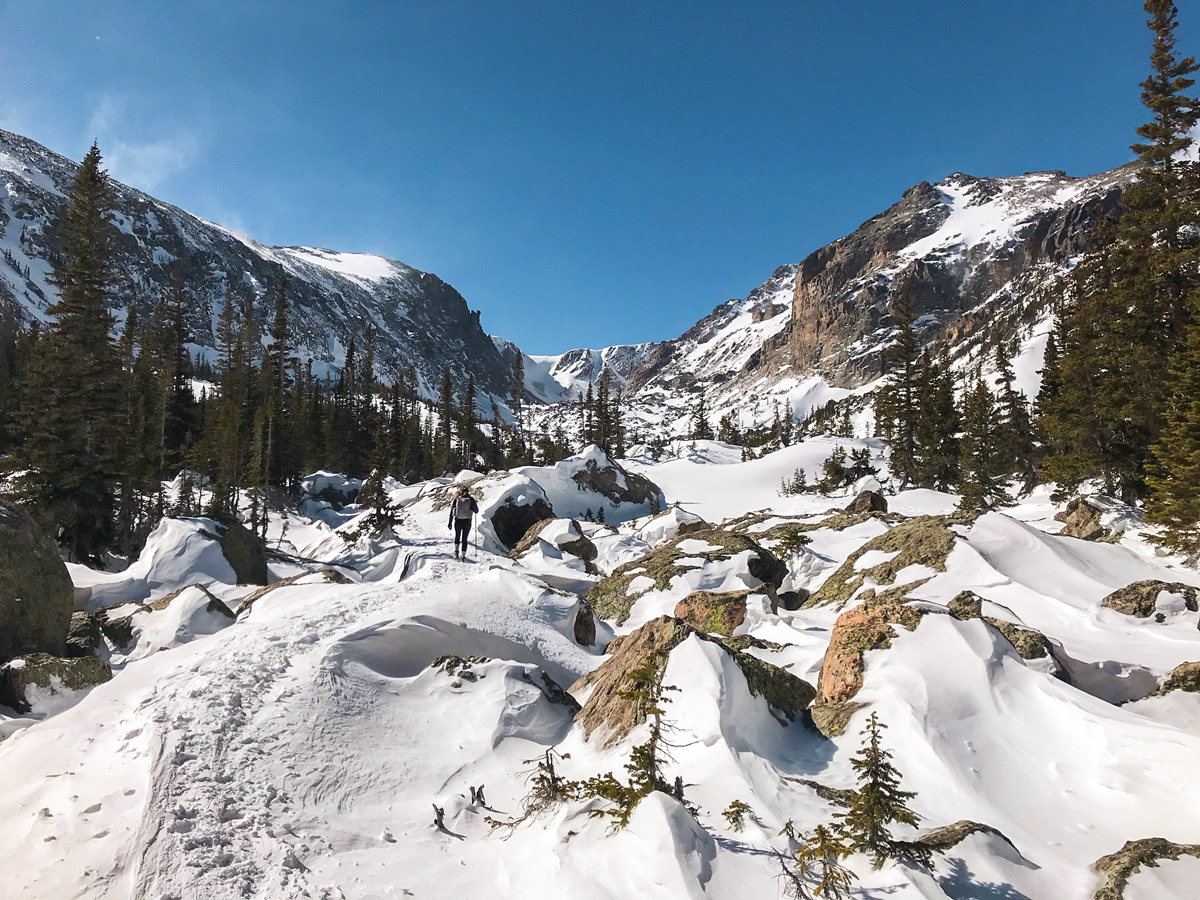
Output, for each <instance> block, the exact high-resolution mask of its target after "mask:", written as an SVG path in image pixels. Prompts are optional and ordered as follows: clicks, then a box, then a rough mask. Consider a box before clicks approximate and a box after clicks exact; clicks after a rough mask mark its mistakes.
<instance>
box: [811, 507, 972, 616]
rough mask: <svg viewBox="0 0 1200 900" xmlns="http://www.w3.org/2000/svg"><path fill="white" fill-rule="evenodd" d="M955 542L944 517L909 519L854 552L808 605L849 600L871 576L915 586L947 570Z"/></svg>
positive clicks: (885, 582) (877, 580)
mask: <svg viewBox="0 0 1200 900" xmlns="http://www.w3.org/2000/svg"><path fill="white" fill-rule="evenodd" d="M954 541H955V537H954V532H952V531H951V530H950V528H949V525H948V520H947V519H946V518H945V517H942V516H918V517H917V518H915V519H907V520H906V521H903V522H901V523H900V524H898V525H896V526H895V527H894V528H891V529H889V530H888V531H887V532H885V533H884V534H881V535H880V536H879V537H877V538H874V539H873V540H870V541H867V543H865V544H863V546H861V547H859V548H858V549H857V550H855V551H854V552H853V553H851V554H850V556H849V557H848V558H847V559H846V561H845V562H844V563H842V565H841V566H840V567H838V569H837V571H836V572H834V573H833V574H832V575H830V576H829V578H828V579H827V580H826V581H825V583H824V584H823V585H821V587H820V589H819V590H818V591H817V592H816V593H814V594H813V595H812V596H811V597H810V598H809V599H808V601H807V602H806V603H805V606H820V605H823V604H826V603H846V602H848V601H849V600H850V599H851V598H852V597H854V595H855V593H856V592H857V591H858V590H859V589H860V588H862V587H863V586H864V585H865V584H866V582H867V581H868V579H869V580H870V581H871V582H872V583H873V584H875V585H879V586H889V585H894V586H895V587H896V588H900V587H902V586H904V585H909V586H910V587H915V586H916V585H917V584H919V583H921V582H923V581H925V580H926V579H928V578H930V577H931V576H933V575H934V574H935V573H936V572H944V571H946V558H947V557H948V556H949V555H950V551H951V550H953V549H954ZM860 561H861V562H860ZM868 590H872V591H873V588H868Z"/></svg>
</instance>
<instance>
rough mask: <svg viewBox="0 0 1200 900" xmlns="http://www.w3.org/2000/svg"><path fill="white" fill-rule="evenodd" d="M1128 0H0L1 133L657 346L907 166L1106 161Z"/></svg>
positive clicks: (1124, 117)
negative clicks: (90, 150)
mask: <svg viewBox="0 0 1200 900" xmlns="http://www.w3.org/2000/svg"><path fill="white" fill-rule="evenodd" d="M1140 6H1141V4H1140V3H1139V2H1136V0H1050V2H1047V0H1005V2H1002V3H1001V2H984V0H904V2H892V0H836V2H835V0H680V2H668V0H629V2H625V0H588V2H580V0H419V2H393V3H383V2H377V3H370V2H349V0H347V2H337V3H335V2H310V0H288V2H246V0H228V2H226V0H206V2H199V0H197V2H191V3H185V2H183V0H171V2H150V0H146V2H140V3H133V2H122V0H105V2H92V0H87V2H83V0H79V2H56V0H19V2H12V0H0V127H3V128H7V129H11V130H14V131H18V132H20V133H23V134H25V135H28V136H29V137H31V138H33V139H35V140H38V141H40V142H42V143H44V144H46V145H47V146H49V147H50V148H52V149H54V150H57V151H59V152H61V153H64V154H66V155H69V156H71V157H73V158H75V159H78V158H79V157H80V156H81V155H82V154H83V152H84V151H85V150H86V149H87V146H88V145H89V144H90V142H91V141H92V140H93V139H96V140H98V141H99V142H100V148H101V151H102V152H103V153H104V154H105V155H106V158H107V160H108V164H109V166H110V168H111V171H112V174H113V175H114V176H115V177H117V178H119V179H120V180H122V181H125V182H127V183H129V184H132V185H134V186H136V187H139V188H142V189H144V190H147V191H149V192H151V193H153V194H154V195H156V196H158V197H160V198H162V199H164V200H167V201H169V202H171V203H174V204H176V205H178V206H181V207H183V208H185V209H187V210H189V211H191V212H194V213H196V214H198V215H201V216H204V217H205V218H208V219H211V220H214V221H216V222H219V223H221V224H223V225H226V226H228V227H230V228H233V229H235V230H237V231H239V232H242V233H244V234H247V235H249V236H251V237H254V238H257V239H258V240H261V241H265V242H267V243H272V244H284V245H287V244H306V245H312V246H318V247H331V248H334V249H338V250H357V251H369V252H374V253H380V254H383V255H386V256H391V257H394V258H396V259H400V260H403V261H404V262H406V263H408V264H409V265H412V266H415V267H416V268H419V269H423V270H426V271H430V272H435V273H436V274H438V275H439V276H441V277H442V278H444V279H445V280H446V281H448V282H450V283H451V284H453V285H454V286H455V287H456V288H458V290H459V291H460V292H461V293H462V294H463V295H464V296H465V297H466V299H467V302H468V303H469V304H470V305H471V307H472V308H477V309H481V310H482V313H483V315H482V322H483V325H484V327H485V329H487V330H488V331H490V332H492V333H494V334H500V335H503V336H504V337H508V338H510V339H513V340H515V341H517V342H518V343H519V344H520V345H521V346H522V347H523V348H524V349H526V350H527V351H529V352H533V353H553V352H560V351H563V350H566V349H569V348H571V347H576V346H592V347H597V346H603V345H606V344H612V343H624V342H635V341H646V340H660V339H664V338H669V337H674V336H676V335H677V334H679V333H680V332H682V331H684V330H685V329H687V328H688V327H689V326H690V325H692V324H693V323H694V322H695V321H696V320H697V319H699V318H700V317H702V316H703V315H705V314H706V313H707V312H708V311H710V310H711V309H712V307H714V306H715V305H716V304H718V303H720V302H722V301H724V300H727V299H729V298H731V297H742V296H745V295H746V294H747V293H748V292H749V291H750V290H751V289H753V288H754V287H755V286H756V285H758V284H759V283H761V282H762V281H764V280H765V279H766V278H767V277H768V276H769V275H770V273H771V271H772V270H773V269H774V268H775V267H776V266H779V265H781V264H784V263H789V262H797V261H799V260H800V259H802V258H803V257H804V256H805V255H806V254H807V253H809V252H810V251H812V250H814V249H816V248H817V247H819V246H821V245H822V244H825V243H827V242H829V241H830V240H832V239H834V238H837V237H839V236H841V235H842V234H845V233H847V232H849V231H851V230H853V229H854V228H855V227H856V226H857V225H858V224H859V223H861V222H862V221H863V220H865V219H867V218H869V217H870V216H872V215H874V214H875V213H877V212H880V211H881V210H883V209H884V208H886V207H887V206H888V205H890V204H891V203H892V202H894V201H895V200H896V199H897V198H898V197H899V195H900V194H901V192H902V191H904V189H905V188H907V187H909V186H910V185H912V184H914V183H916V182H918V181H922V180H929V181H934V180H937V179H939V178H942V177H944V176H945V175H947V174H949V173H951V172H955V171H963V172H969V173H971V174H977V175H1004V174H1017V173H1021V172H1025V171H1029V170H1036V169H1065V170H1067V171H1068V172H1070V173H1071V174H1077V175H1082V174H1089V173H1092V172H1096V171H1101V170H1103V169H1108V168H1111V167H1113V166H1116V165H1119V164H1121V163H1123V162H1126V161H1127V160H1128V159H1130V157H1131V154H1130V152H1129V150H1128V145H1129V144H1130V143H1131V141H1132V140H1133V137H1134V135H1133V129H1134V128H1135V127H1136V126H1137V125H1138V124H1140V123H1141V122H1142V121H1144V120H1145V113H1144V111H1143V109H1142V107H1141V106H1140V104H1139V100H1138V87H1137V83H1138V82H1139V81H1140V80H1141V79H1142V77H1143V76H1144V74H1145V71H1146V67H1147V63H1146V57H1147V54H1148V51H1149V45H1150V37H1149V33H1148V32H1147V30H1146V29H1145V27H1144V25H1143V24H1142V22H1143V19H1144V14H1143V13H1142V11H1141V8H1140ZM1180 6H1181V7H1182V11H1181V16H1182V18H1183V23H1182V26H1181V28H1180V30H1179V32H1178V34H1179V43H1180V48H1179V49H1180V50H1181V51H1183V52H1184V53H1192V54H1194V55H1200V4H1197V3H1192V2H1185V3H1181V4H1180Z"/></svg>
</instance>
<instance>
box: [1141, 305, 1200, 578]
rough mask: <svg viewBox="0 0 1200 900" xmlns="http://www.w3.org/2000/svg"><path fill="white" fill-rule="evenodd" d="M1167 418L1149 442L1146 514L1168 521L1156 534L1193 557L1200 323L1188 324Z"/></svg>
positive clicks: (1197, 510)
mask: <svg viewBox="0 0 1200 900" xmlns="http://www.w3.org/2000/svg"><path fill="white" fill-rule="evenodd" d="M1166 420H1167V421H1166V425H1165V426H1164V427H1163V429H1162V431H1161V433H1160V434H1159V440H1158V443H1157V444H1155V445H1154V446H1153V447H1151V448H1150V449H1151V452H1152V453H1153V464H1152V466H1151V470H1150V474H1149V477H1148V479H1147V481H1148V482H1149V485H1150V488H1151V489H1152V493H1151V495H1150V497H1149V499H1148V500H1147V501H1146V520H1147V521H1149V522H1153V523H1155V524H1158V525H1165V526H1166V530H1165V532H1164V533H1163V534H1162V535H1155V536H1153V537H1152V540H1157V541H1158V542H1159V543H1161V544H1163V545H1165V546H1167V547H1169V548H1171V549H1173V550H1181V551H1183V552H1185V553H1187V554H1188V555H1189V556H1193V557H1194V556H1196V555H1197V554H1198V553H1200V323H1195V322H1194V323H1193V324H1192V325H1191V326H1190V327H1189V328H1188V335H1187V342H1186V343H1185V344H1184V348H1183V351H1182V352H1181V353H1180V354H1179V356H1178V357H1177V358H1176V359H1175V361H1174V364H1173V366H1172V370H1171V394H1170V397H1169V398H1168V402H1167V411H1166Z"/></svg>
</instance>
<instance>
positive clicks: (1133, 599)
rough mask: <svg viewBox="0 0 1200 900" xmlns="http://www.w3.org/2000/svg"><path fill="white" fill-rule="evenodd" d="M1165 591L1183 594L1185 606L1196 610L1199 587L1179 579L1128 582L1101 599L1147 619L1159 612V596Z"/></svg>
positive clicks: (1119, 608)
mask: <svg viewBox="0 0 1200 900" xmlns="http://www.w3.org/2000/svg"><path fill="white" fill-rule="evenodd" d="M1164 591H1165V592H1166V593H1168V594H1178V595H1180V596H1182V597H1183V603H1184V606H1185V607H1186V608H1187V609H1188V610H1190V611H1191V612H1195V611H1196V609H1197V604H1196V594H1197V588H1195V587H1193V586H1192V585H1190V584H1182V583H1180V582H1178V581H1156V580H1154V579H1149V580H1147V581H1135V582H1133V584H1127V585H1125V587H1123V588H1119V589H1118V590H1115V591H1113V592H1112V593H1111V594H1109V595H1108V596H1107V597H1105V598H1104V599H1103V600H1101V601H1100V604H1101V605H1102V606H1107V607H1108V608H1109V609H1113V610H1116V611H1117V612H1119V613H1124V614H1125V615H1127V616H1137V617H1138V618H1139V619H1147V618H1149V617H1150V616H1153V615H1154V614H1155V612H1157V609H1158V596H1159V594H1161V593H1163V592H1164Z"/></svg>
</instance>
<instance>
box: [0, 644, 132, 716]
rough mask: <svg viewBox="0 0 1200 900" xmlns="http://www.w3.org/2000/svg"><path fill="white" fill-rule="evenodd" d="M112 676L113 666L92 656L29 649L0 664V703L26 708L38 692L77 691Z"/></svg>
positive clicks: (27, 710)
mask: <svg viewBox="0 0 1200 900" xmlns="http://www.w3.org/2000/svg"><path fill="white" fill-rule="evenodd" d="M111 678H112V669H110V668H109V667H108V664H107V663H106V662H104V661H103V660H100V659H98V658H96V657H95V656H83V657H77V658H63V657H58V656H51V655H50V654H49V653H30V654H28V655H27V656H24V657H20V658H18V659H14V660H12V661H11V662H9V663H7V664H6V665H4V666H0V704H2V705H4V706H10V707H12V708H13V709H15V710H16V711H17V712H20V713H24V712H29V710H30V709H31V707H32V705H33V703H34V702H35V700H36V698H37V695H38V694H39V693H45V694H49V695H51V696H53V695H56V694H61V693H64V692H69V691H80V690H84V689H86V688H90V687H95V686H96V685H98V684H103V683H104V682H106V681H108V680H109V679H111Z"/></svg>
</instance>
